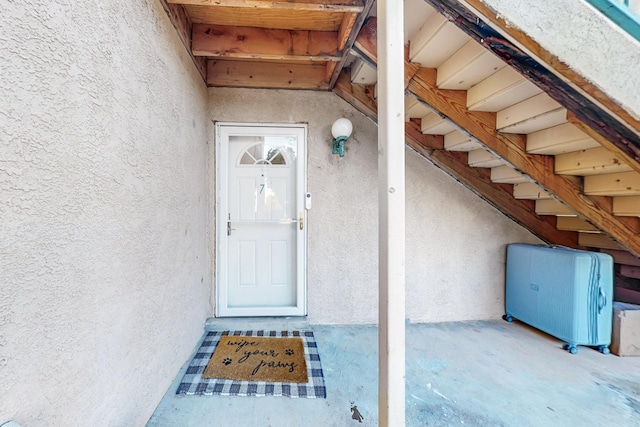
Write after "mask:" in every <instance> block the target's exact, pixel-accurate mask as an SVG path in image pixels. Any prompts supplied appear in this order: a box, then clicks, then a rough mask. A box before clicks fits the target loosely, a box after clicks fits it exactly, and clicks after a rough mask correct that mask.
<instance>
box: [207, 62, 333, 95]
mask: <svg viewBox="0 0 640 427" xmlns="http://www.w3.org/2000/svg"><path fill="white" fill-rule="evenodd" d="M207 84H209V85H210V86H223V87H253V88H273V89H328V85H327V83H326V82H325V65H324V64H322V63H318V64H282V63H270V62H259V63H258V62H252V61H226V60H210V61H208V67H207Z"/></svg>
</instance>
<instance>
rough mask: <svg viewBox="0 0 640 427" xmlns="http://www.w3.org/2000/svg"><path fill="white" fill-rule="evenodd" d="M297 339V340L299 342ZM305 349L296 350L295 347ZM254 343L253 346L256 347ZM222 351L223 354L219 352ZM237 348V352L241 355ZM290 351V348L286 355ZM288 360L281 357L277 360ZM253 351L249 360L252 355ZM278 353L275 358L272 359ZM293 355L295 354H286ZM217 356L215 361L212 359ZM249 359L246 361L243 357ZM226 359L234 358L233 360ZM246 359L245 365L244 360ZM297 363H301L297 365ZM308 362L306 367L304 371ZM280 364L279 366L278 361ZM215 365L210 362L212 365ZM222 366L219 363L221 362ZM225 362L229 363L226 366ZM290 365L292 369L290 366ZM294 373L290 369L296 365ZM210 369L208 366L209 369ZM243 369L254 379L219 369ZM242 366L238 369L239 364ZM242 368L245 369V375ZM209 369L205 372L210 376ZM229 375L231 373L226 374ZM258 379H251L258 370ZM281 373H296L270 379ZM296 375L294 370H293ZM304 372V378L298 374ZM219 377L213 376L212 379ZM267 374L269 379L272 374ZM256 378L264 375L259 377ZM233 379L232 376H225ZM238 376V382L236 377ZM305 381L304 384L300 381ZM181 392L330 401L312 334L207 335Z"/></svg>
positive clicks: (252, 333) (182, 385)
mask: <svg viewBox="0 0 640 427" xmlns="http://www.w3.org/2000/svg"><path fill="white" fill-rule="evenodd" d="M273 338H289V339H294V341H289V340H284V341H280V340H276V341H279V343H278V344H276V341H265V342H262V341H263V340H268V339H273ZM295 340H297V341H295ZM296 342H297V343H298V345H301V347H302V349H300V347H296V346H295V343H296ZM252 343H253V344H252ZM218 348H219V349H220V351H221V353H220V354H218ZM236 350H238V351H236ZM287 350H289V351H288V352H287ZM281 351H283V352H284V356H283V357H281V358H280V359H277V357H280V356H282V353H281ZM214 352H215V354H214ZM247 353H248V356H247ZM276 353H277V354H278V356H276V357H272V355H275V354H276ZM287 353H291V354H287ZM300 353H302V355H304V359H295V358H294V357H293V356H295V355H296V354H300ZM212 356H213V357H212ZM243 358H244V359H243ZM227 359H231V362H230V363H229V361H228V360H227ZM241 359H243V362H242V363H240V362H239V361H240V360H241ZM296 360H298V361H297V362H296ZM302 360H304V365H305V369H302V366H301V365H302ZM278 361H279V363H278ZM210 362H211V363H210ZM218 362H219V363H218ZM225 362H226V363H227V364H226V365H225ZM287 363H288V365H287ZM292 363H293V364H294V365H293V369H291V364H292ZM208 365H209V368H208V367H207V366H208ZM221 365H222V366H223V367H225V368H228V367H236V368H237V367H240V365H243V369H244V373H243V374H242V375H245V376H248V377H249V378H251V377H253V378H252V379H247V380H244V379H243V380H240V379H237V378H239V377H237V376H236V375H239V373H238V372H236V373H234V374H232V375H226V374H224V373H221V371H219V368H220V366H221ZM234 365H237V366H234ZM243 369H240V371H242V370H243ZM205 370H206V372H207V373H206V374H205ZM223 371H227V372H230V371H231V370H226V369H225V370H223ZM254 371H255V372H256V374H255V375H251V374H252V373H253V372H254ZM278 371H284V373H287V374H292V375H290V376H286V377H284V378H283V377H278V378H276V379H274V378H271V377H269V376H268V375H271V374H273V373H275V372H278ZM289 371H292V372H289ZM294 373H295V374H296V375H297V374H298V373H304V375H305V378H304V379H303V377H302V374H300V376H299V377H297V376H294V375H293V374H294ZM208 374H209V375H215V376H216V377H214V378H207V376H208ZM267 374H268V375H267ZM256 375H265V376H261V377H260V378H256ZM225 377H228V378H225ZM234 378H235V379H234ZM297 381H300V382H297ZM176 394H186V395H224V396H230V395H231V396H232V395H238V396H267V395H271V396H289V397H308V398H325V397H326V388H325V385H324V377H323V374H322V366H321V364H320V355H319V354H318V348H317V346H316V341H315V338H314V336H313V332H311V331H224V332H221V331H210V332H207V335H206V336H205V338H204V340H203V342H202V344H201V345H200V347H199V349H198V351H197V353H196V355H195V356H194V357H193V359H192V360H191V362H190V363H189V367H188V368H187V371H186V373H185V374H184V376H183V378H182V380H181V382H180V385H179V386H178V389H177V391H176Z"/></svg>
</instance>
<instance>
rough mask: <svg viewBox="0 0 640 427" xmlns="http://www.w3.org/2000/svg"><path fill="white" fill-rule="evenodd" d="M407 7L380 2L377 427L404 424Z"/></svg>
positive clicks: (392, 0)
mask: <svg viewBox="0 0 640 427" xmlns="http://www.w3.org/2000/svg"><path fill="white" fill-rule="evenodd" d="M403 12H404V5H403V0H378V13H377V15H378V32H377V40H378V203H379V215H378V218H379V219H378V221H379V225H378V227H379V234H378V237H379V239H378V244H379V260H378V262H379V292H380V296H379V298H380V299H379V322H378V324H379V333H378V352H379V355H378V381H379V385H378V417H379V425H380V426H383V427H386V426H394V427H395V426H404V425H405V323H404V322H405V265H404V264H405V182H404V179H405V178H404V162H405V160H404V138H405V137H404V30H403V21H404V13H403Z"/></svg>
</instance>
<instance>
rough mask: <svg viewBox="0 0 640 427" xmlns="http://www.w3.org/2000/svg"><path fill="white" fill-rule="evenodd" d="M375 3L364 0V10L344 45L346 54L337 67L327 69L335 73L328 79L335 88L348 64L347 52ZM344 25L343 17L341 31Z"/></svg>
mask: <svg viewBox="0 0 640 427" xmlns="http://www.w3.org/2000/svg"><path fill="white" fill-rule="evenodd" d="M374 4H375V0H364V6H363V8H362V11H360V13H358V16H357V17H356V19H355V21H354V23H353V25H352V26H351V30H350V31H349V35H348V36H347V38H346V41H345V42H344V46H343V48H342V52H343V53H344V54H343V55H342V59H341V60H340V61H339V62H338V65H337V66H336V67H333V70H329V69H327V71H332V73H333V74H332V75H331V77H330V78H329V79H328V80H329V87H330V88H333V86H334V85H335V84H336V82H337V81H338V77H339V76H340V73H341V72H342V69H343V68H344V65H345V64H346V62H347V60H348V59H349V55H348V54H347V53H348V52H349V51H351V48H352V47H353V43H354V42H355V40H356V37H357V36H358V33H359V32H360V29H361V28H362V26H363V25H364V22H365V20H366V19H367V16H369V12H370V11H371V8H372V7H373V5H374ZM344 26H345V22H344V17H343V20H342V22H341V24H340V30H339V31H342V28H343V27H344ZM341 45H342V43H341Z"/></svg>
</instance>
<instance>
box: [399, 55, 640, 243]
mask: <svg viewBox="0 0 640 427" xmlns="http://www.w3.org/2000/svg"><path fill="white" fill-rule="evenodd" d="M408 90H409V91H410V92H411V93H413V94H414V96H416V97H417V98H418V99H420V100H421V101H423V102H425V103H426V104H428V105H430V106H431V107H433V108H435V109H436V110H438V111H439V112H440V113H441V114H443V115H445V116H446V117H448V118H449V120H451V121H452V122H453V123H455V124H456V125H457V126H458V127H459V128H461V129H465V131H466V132H468V133H469V135H471V136H472V137H474V138H475V139H477V140H478V141H479V142H480V143H482V144H483V145H484V146H485V147H487V148H488V149H489V150H491V151H492V152H494V153H495V154H497V155H498V156H500V157H502V158H503V159H504V160H505V161H506V162H508V163H509V164H511V165H512V166H513V167H514V168H515V169H516V170H518V171H520V172H522V173H525V174H526V175H528V176H530V177H531V178H532V179H533V180H534V181H536V182H537V183H538V184H539V185H540V186H541V187H543V188H544V189H546V190H548V191H550V192H551V193H552V194H554V195H556V196H557V197H558V198H560V199H561V200H562V201H563V202H564V203H565V204H566V205H567V206H569V207H570V208H572V209H573V210H575V211H576V212H577V213H578V214H579V215H581V216H583V217H585V218H589V220H590V221H591V222H592V223H593V224H594V225H595V226H596V227H598V228H599V229H600V230H602V231H604V232H606V233H608V234H609V235H610V236H611V237H613V238H614V239H616V240H617V241H618V242H620V243H621V244H623V245H624V246H626V247H628V249H629V250H631V251H632V252H634V253H635V254H640V238H638V231H639V230H640V228H639V224H638V221H636V218H620V217H616V216H614V215H613V212H612V201H611V198H610V197H587V196H585V195H583V194H582V185H581V180H580V179H579V178H575V177H569V176H560V175H555V174H554V171H553V158H552V157H549V156H541V155H535V154H527V153H526V151H525V140H526V136H525V135H517V134H514V135H509V134H502V133H500V132H498V131H497V130H496V129H495V123H496V114H495V113H490V112H480V111H468V110H467V108H466V105H467V99H466V98H467V97H466V91H460V90H444V89H438V88H437V87H436V70H435V69H433V68H421V69H420V70H419V71H418V72H417V73H416V74H415V75H414V77H413V79H412V80H411V81H410V82H409V86H408ZM628 220H631V221H628Z"/></svg>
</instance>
